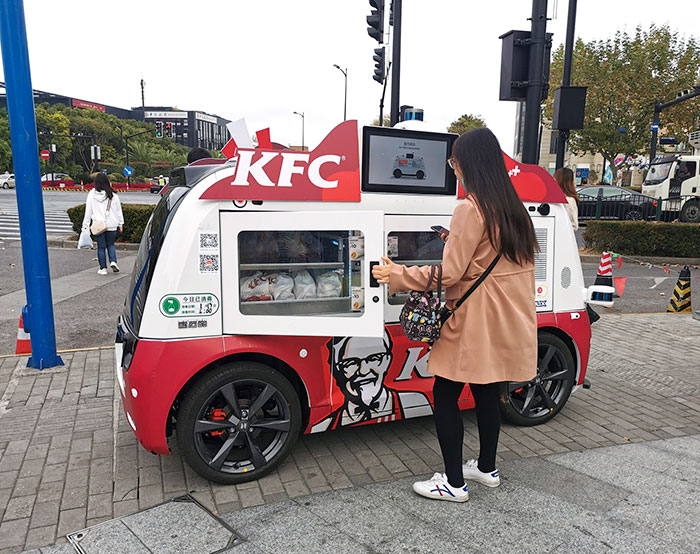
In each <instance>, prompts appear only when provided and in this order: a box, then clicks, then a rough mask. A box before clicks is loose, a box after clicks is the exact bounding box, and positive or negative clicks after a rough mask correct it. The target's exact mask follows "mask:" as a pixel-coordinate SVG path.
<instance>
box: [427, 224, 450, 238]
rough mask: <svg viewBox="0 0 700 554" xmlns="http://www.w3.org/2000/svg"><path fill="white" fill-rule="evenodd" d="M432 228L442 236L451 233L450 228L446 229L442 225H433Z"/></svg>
mask: <svg viewBox="0 0 700 554" xmlns="http://www.w3.org/2000/svg"><path fill="white" fill-rule="evenodd" d="M430 228H431V229H432V230H433V231H435V232H436V233H437V234H438V235H440V236H442V235H449V234H450V230H449V229H445V228H444V227H443V226H442V225H433V226H431V227H430Z"/></svg>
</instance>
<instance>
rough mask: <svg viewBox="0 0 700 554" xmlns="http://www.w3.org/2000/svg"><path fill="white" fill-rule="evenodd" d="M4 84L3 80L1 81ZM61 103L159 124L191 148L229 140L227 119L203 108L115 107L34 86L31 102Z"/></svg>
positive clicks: (3, 102)
mask: <svg viewBox="0 0 700 554" xmlns="http://www.w3.org/2000/svg"><path fill="white" fill-rule="evenodd" d="M0 86H4V83H0ZM44 103H47V104H49V105H54V104H63V105H64V106H68V107H70V108H76V109H86V110H97V111H100V112H103V113H108V114H111V115H114V116H115V117H118V118H119V119H136V120H139V121H146V122H147V123H153V124H154V125H156V126H159V123H160V125H162V131H163V136H165V137H169V138H172V139H173V140H174V141H175V142H177V143H179V144H184V145H185V146H189V147H190V148H192V147H195V146H199V147H201V148H206V149H207V150H209V151H214V150H221V148H223V146H224V145H225V144H226V143H227V142H228V140H229V138H230V137H229V132H228V129H227V128H226V124H227V123H229V122H230V121H229V120H228V119H224V118H222V117H219V116H217V115H212V114H208V113H205V112H202V111H183V110H178V109H177V108H171V107H163V106H156V107H149V106H147V107H145V108H142V107H140V106H139V107H137V108H132V109H130V110H129V109H124V108H117V107H115V106H108V105H106V104H100V103H99V102H93V101H88V100H82V99H80V98H73V97H70V96H63V95H61V94H54V93H52V92H44V91H40V90H34V104H35V105H39V104H44ZM0 108H5V109H7V96H6V94H5V91H4V90H3V91H2V92H0Z"/></svg>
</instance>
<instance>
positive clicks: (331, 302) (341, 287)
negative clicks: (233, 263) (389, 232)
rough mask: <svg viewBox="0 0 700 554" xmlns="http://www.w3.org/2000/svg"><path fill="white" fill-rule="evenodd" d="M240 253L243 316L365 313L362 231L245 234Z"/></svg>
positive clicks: (283, 231) (242, 237)
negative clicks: (362, 289) (363, 300)
mask: <svg viewBox="0 0 700 554" xmlns="http://www.w3.org/2000/svg"><path fill="white" fill-rule="evenodd" d="M238 250H239V277H240V295H239V302H240V304H239V305H240V311H241V313H242V314H244V315H277V316H279V315H283V316H284V315H324V314H334V315H337V314H347V315H356V316H357V315H361V314H362V312H363V311H364V302H361V301H360V299H361V298H363V297H364V294H361V293H362V291H361V290H360V289H361V288H362V285H363V283H362V273H361V262H362V259H363V256H364V236H363V234H362V233H361V232H360V231H348V230H343V231H338V230H313V231H299V230H295V231H286V230H279V231H242V232H240V233H239V234H238ZM353 291H355V294H354V296H355V300H353Z"/></svg>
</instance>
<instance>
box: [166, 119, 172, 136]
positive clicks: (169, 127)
mask: <svg viewBox="0 0 700 554" xmlns="http://www.w3.org/2000/svg"><path fill="white" fill-rule="evenodd" d="M165 136H166V137H168V138H173V124H172V123H166V124H165Z"/></svg>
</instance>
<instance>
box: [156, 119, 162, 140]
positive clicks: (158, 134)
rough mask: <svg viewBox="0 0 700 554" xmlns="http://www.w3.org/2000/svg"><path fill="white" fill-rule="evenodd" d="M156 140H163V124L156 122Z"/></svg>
mask: <svg viewBox="0 0 700 554" xmlns="http://www.w3.org/2000/svg"><path fill="white" fill-rule="evenodd" d="M156 138H163V122H162V121H156Z"/></svg>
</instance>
